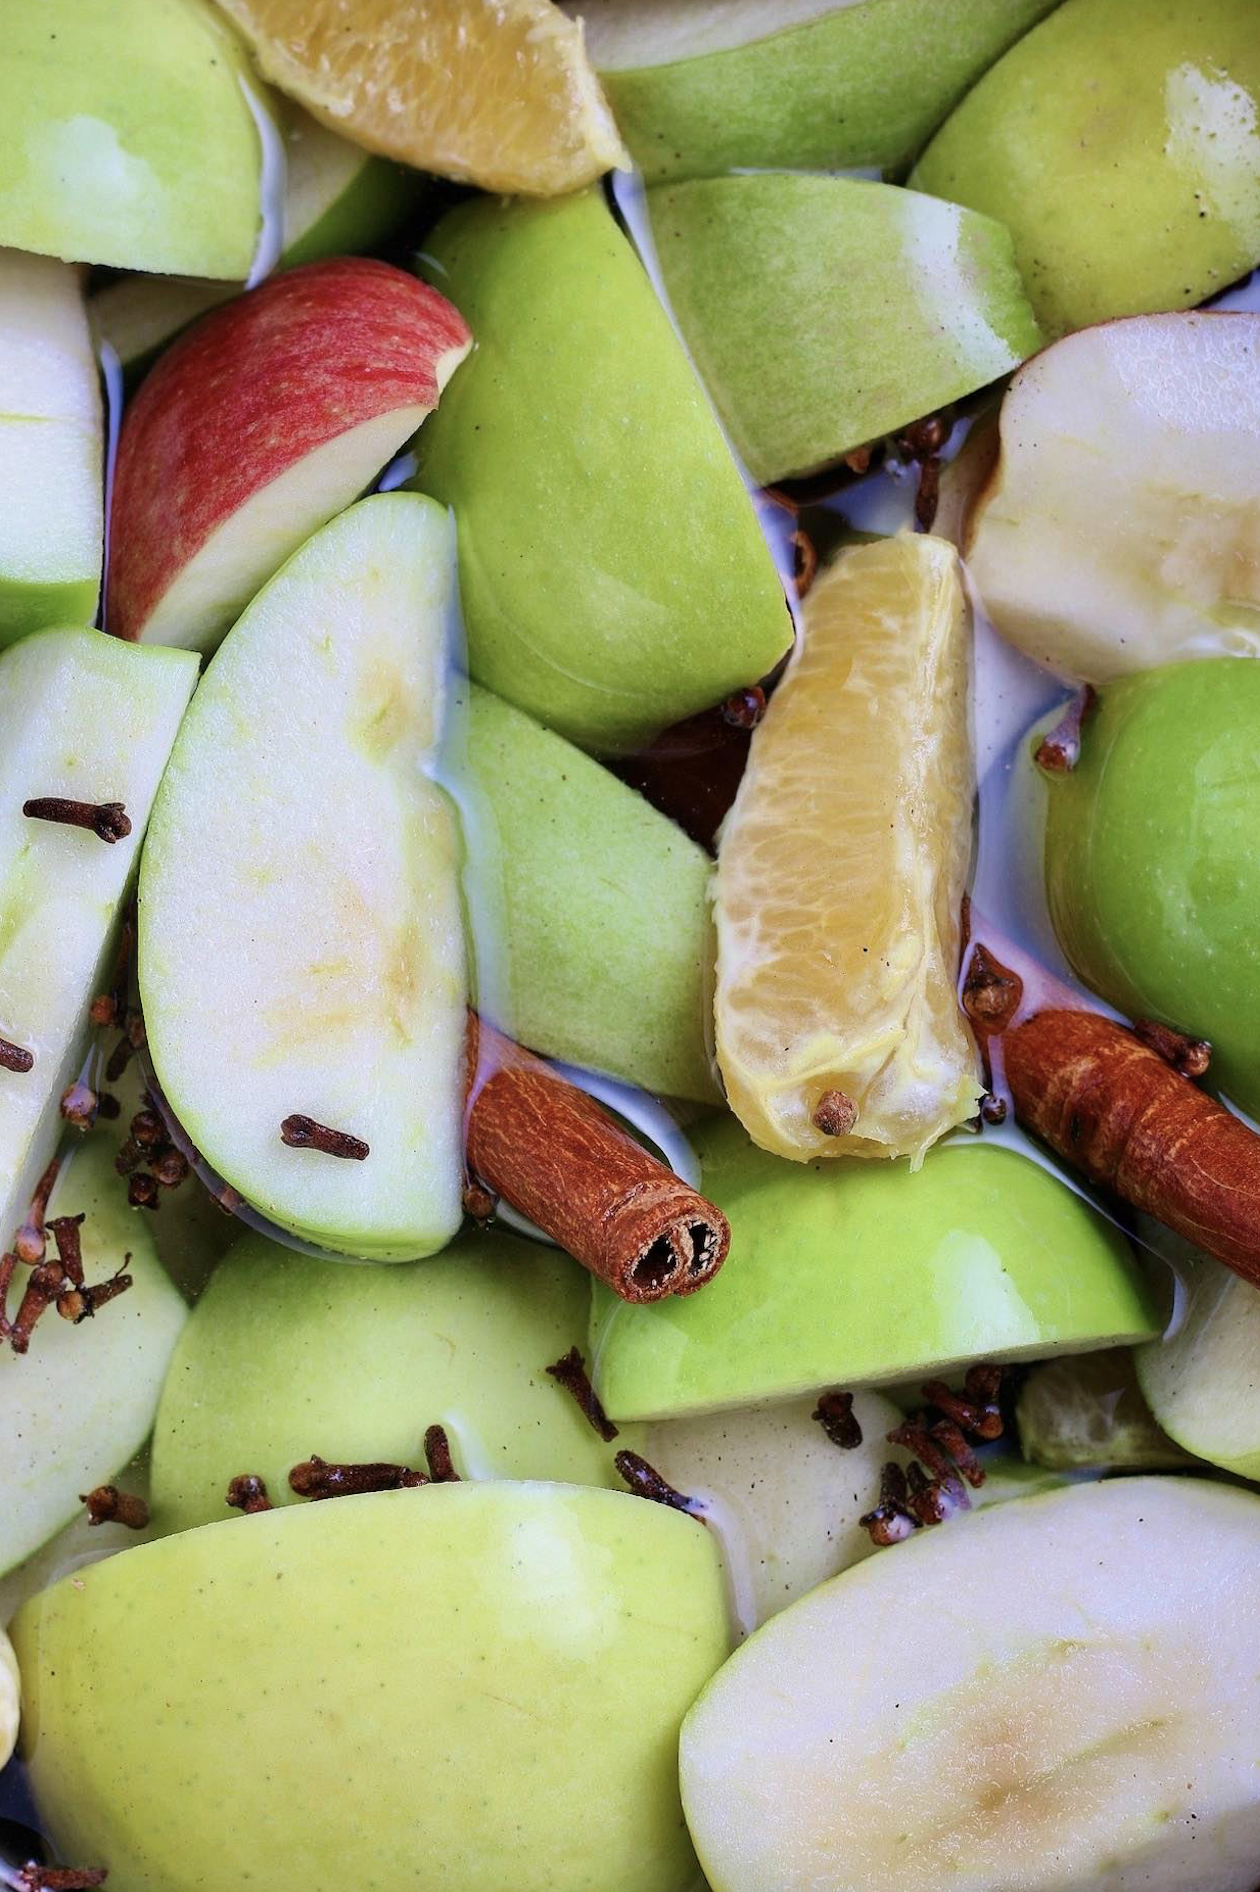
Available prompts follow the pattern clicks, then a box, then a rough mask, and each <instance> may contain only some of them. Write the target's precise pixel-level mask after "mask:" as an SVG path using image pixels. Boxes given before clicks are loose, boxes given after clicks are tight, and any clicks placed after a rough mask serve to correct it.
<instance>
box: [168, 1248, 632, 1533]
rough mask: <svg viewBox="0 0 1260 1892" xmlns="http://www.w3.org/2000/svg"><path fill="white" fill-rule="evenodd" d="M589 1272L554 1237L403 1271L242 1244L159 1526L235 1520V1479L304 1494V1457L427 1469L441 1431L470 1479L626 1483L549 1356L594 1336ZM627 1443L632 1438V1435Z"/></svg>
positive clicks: (231, 1263) (204, 1310)
mask: <svg viewBox="0 0 1260 1892" xmlns="http://www.w3.org/2000/svg"><path fill="white" fill-rule="evenodd" d="M589 1304H590V1294H589V1286H588V1282H587V1278H586V1276H585V1275H584V1274H583V1273H582V1271H581V1270H580V1269H579V1268H578V1267H577V1266H576V1264H575V1263H574V1262H572V1261H570V1259H569V1257H568V1256H567V1255H560V1254H557V1253H556V1252H555V1250H553V1249H546V1248H542V1247H540V1246H538V1245H536V1244H534V1243H531V1242H523V1241H521V1240H520V1239H519V1238H517V1237H515V1236H512V1235H505V1234H498V1233H495V1234H481V1233H477V1234H469V1235H467V1236H466V1237H464V1239H463V1240H462V1241H460V1242H458V1243H457V1244H456V1245H455V1246H454V1247H453V1248H452V1249H451V1250H450V1251H449V1253H448V1254H445V1255H441V1256H438V1257H435V1258H434V1259H433V1260H431V1261H424V1262H416V1263H414V1264H413V1265H411V1266H406V1267H401V1268H399V1267H395V1268H385V1267H370V1266H367V1267H359V1268H346V1267H342V1266H340V1265H339V1264H338V1263H336V1262H323V1261H315V1260H313V1259H311V1258H310V1257H308V1256H305V1255H295V1254H293V1253H292V1252H291V1251H290V1250H287V1249H283V1248H279V1247H277V1246H276V1244H275V1243H274V1242H269V1241H267V1240H266V1239H265V1238H264V1237H263V1236H260V1235H250V1236H247V1237H246V1238H245V1239H244V1240H243V1241H241V1242H239V1243H238V1244H237V1245H236V1247H235V1248H234V1249H233V1250H232V1252H231V1254H230V1255H229V1256H228V1257H227V1259H226V1260H225V1261H224V1262H222V1263H221V1265H220V1266H219V1268H218V1269H217V1271H216V1272H215V1274H214V1276H213V1278H212V1280H211V1282H210V1285H209V1287H208V1288H207V1289H206V1291H205V1293H204V1294H203V1295H202V1296H201V1298H200V1300H199V1301H198V1303H197V1305H196V1307H195V1309H194V1310H193V1315H192V1319H191V1320H190V1322H189V1324H188V1326H187V1328H186V1329H185V1331H184V1335H183V1338H182V1340H181V1343H180V1346H179V1348H178V1349H177V1351H176V1354H175V1358H174V1360H173V1362H172V1364H171V1370H170V1374H169V1376H168V1378H167V1381H166V1386H165V1390H164V1391H163V1394H162V1404H161V1407H160V1409H159V1411H158V1416H157V1423H156V1426H155V1428H154V1438H153V1485H152V1494H153V1518H154V1523H155V1524H156V1525H157V1526H158V1528H159V1529H160V1530H162V1531H163V1532H168V1531H178V1530H187V1529H188V1528H189V1527H190V1526H191V1525H195V1524H209V1523H212V1522H213V1521H214V1520H215V1519H217V1518H224V1517H226V1516H227V1515H228V1511H227V1504H226V1498H225V1494H226V1492H227V1488H228V1484H229V1482H230V1480H231V1479H233V1478H235V1477H237V1476H239V1475H241V1474H243V1473H247V1472H252V1473H254V1474H256V1475H257V1476H258V1477H261V1478H262V1479H263V1480H264V1482H265V1483H266V1485H267V1489H268V1491H269V1492H270V1494H271V1500H272V1503H273V1504H288V1503H292V1502H294V1494H293V1493H292V1492H291V1491H290V1489H289V1485H288V1474H289V1471H290V1469H291V1467H292V1466H294V1465H296V1464H298V1463H299V1462H300V1461H301V1460H303V1459H307V1458H310V1457H311V1455H312V1454H318V1456H319V1457H320V1458H324V1459H328V1460H330V1461H331V1462H334V1463H337V1462H340V1463H343V1464H344V1463H351V1464H359V1463H365V1462H369V1461H381V1460H383V1461H385V1462H386V1463H389V1464H402V1465H418V1466H420V1467H421V1468H423V1465H424V1458H423V1455H422V1453H423V1441H424V1435H425V1432H426V1430H427V1428H428V1427H429V1426H430V1425H441V1426H444V1427H445V1429H446V1431H447V1434H448V1437H449V1439H450V1443H451V1450H452V1455H453V1458H454V1462H455V1468H456V1470H457V1471H458V1472H459V1473H460V1475H461V1476H462V1477H464V1478H473V1479H482V1478H548V1479H558V1480H562V1481H564V1482H565V1483H568V1484H574V1485H579V1484H581V1485H585V1484H592V1485H611V1486H613V1487H614V1488H615V1489H617V1490H620V1489H621V1484H620V1480H619V1478H618V1476H617V1472H616V1470H615V1468H614V1465H613V1453H614V1451H615V1450H617V1449H618V1446H617V1445H612V1444H609V1443H607V1442H606V1441H604V1440H603V1439H601V1438H600V1437H599V1435H598V1434H597V1433H596V1432H595V1431H594V1430H593V1428H592V1427H591V1425H590V1423H589V1421H588V1420H587V1419H586V1418H584V1417H583V1415H582V1413H581V1412H580V1411H579V1410H578V1406H577V1403H576V1401H575V1400H574V1399H573V1397H572V1396H571V1394H570V1393H568V1392H567V1391H566V1390H565V1389H564V1388H563V1387H562V1386H560V1385H559V1384H558V1383H557V1381H556V1380H555V1379H554V1378H550V1377H549V1376H548V1373H547V1368H548V1367H549V1366H551V1365H553V1364H555V1363H556V1362H557V1361H559V1360H560V1359H562V1358H563V1357H564V1356H565V1355H566V1354H567V1353H568V1352H569V1350H570V1349H571V1348H572V1347H574V1346H581V1345H583V1344H584V1343H585V1339H586V1320H587V1313H588V1310H589ZM634 1443H635V1441H634V1440H633V1439H631V1438H629V1437H626V1438H624V1439H622V1440H620V1441H619V1444H620V1445H631V1446H632V1445H633V1444H634Z"/></svg>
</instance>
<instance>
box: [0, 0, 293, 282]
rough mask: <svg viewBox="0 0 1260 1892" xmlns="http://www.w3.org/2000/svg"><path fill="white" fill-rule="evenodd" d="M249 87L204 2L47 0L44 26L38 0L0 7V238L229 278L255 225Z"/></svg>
mask: <svg viewBox="0 0 1260 1892" xmlns="http://www.w3.org/2000/svg"><path fill="white" fill-rule="evenodd" d="M124 47H125V48H126V57H125V58H123V57H121V56H120V48H124ZM251 90H252V92H253V95H254V97H255V98H261V96H262V91H263V88H262V87H261V86H260V85H259V83H258V81H257V79H256V78H254V77H253V75H252V74H251V72H250V68H249V63H248V60H247V58H246V56H245V51H244V48H243V46H242V45H241V42H240V41H239V39H238V38H237V37H236V35H235V33H234V32H233V31H232V30H231V28H230V27H229V26H228V25H227V23H226V22H225V21H224V19H223V18H222V16H221V14H220V13H219V11H218V9H217V8H216V7H214V6H211V5H210V4H209V0H58V7H57V15H56V27H55V30H53V29H52V28H50V26H49V14H48V8H47V6H46V5H45V4H44V0H9V4H8V5H7V6H6V8H5V17H4V59H3V63H0V117H2V118H3V121H4V126H5V137H4V144H3V149H0V243H11V244H14V245H15V246H16V247H17V248H19V249H24V250H37V251H39V252H41V253H42V254H45V255H49V256H61V257H64V258H65V259H66V260H67V261H68V262H82V263H110V264H113V265H114V267H115V268H118V269H152V270H164V271H169V272H172V273H174V274H177V275H190V276H226V277H233V278H235V279H236V280H237V281H238V282H239V281H242V280H243V279H244V278H245V277H246V276H248V274H249V271H250V266H251V264H252V262H253V258H254V252H255V248H256V246H257V243H258V234H259V227H260V223H261V207H260V188H261V145H260V142H259V132H258V128H257V125H256V124H255V120H254V114H253V111H252V110H251V104H250V96H249V95H250V91H251ZM260 109H261V108H260Z"/></svg>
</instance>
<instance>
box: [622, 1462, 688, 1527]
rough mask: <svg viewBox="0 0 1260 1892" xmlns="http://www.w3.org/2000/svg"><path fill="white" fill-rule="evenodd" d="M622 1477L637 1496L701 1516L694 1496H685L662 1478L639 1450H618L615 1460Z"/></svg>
mask: <svg viewBox="0 0 1260 1892" xmlns="http://www.w3.org/2000/svg"><path fill="white" fill-rule="evenodd" d="M613 1464H614V1465H615V1466H616V1467H617V1470H618V1472H619V1473H620V1475H621V1477H622V1478H623V1479H624V1480H625V1482H626V1484H627V1485H628V1486H629V1487H630V1490H631V1491H632V1492H633V1493H634V1495H635V1497H636V1498H647V1499H649V1500H650V1501H651V1503H653V1504H666V1505H668V1506H669V1507H670V1509H671V1510H674V1511H685V1512H686V1513H687V1514H688V1516H689V1517H694V1518H699V1516H700V1511H699V1506H698V1505H697V1504H696V1501H695V1499H694V1498H685V1497H684V1496H683V1494H682V1492H681V1491H675V1489H674V1487H673V1486H672V1485H671V1484H670V1482H669V1480H668V1479H667V1478H662V1476H661V1474H660V1473H659V1472H658V1471H657V1469H656V1467H655V1466H654V1465H649V1464H648V1462H647V1460H646V1459H645V1458H640V1457H639V1454H638V1453H637V1452H618V1454H617V1456H616V1457H615V1458H614V1460H613Z"/></svg>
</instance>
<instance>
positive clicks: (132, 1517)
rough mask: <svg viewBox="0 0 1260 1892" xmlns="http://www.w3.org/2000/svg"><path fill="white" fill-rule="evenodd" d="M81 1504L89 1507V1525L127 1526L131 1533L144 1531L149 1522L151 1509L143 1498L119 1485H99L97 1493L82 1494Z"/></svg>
mask: <svg viewBox="0 0 1260 1892" xmlns="http://www.w3.org/2000/svg"><path fill="white" fill-rule="evenodd" d="M79 1502H80V1504H84V1505H86V1506H87V1514H88V1523H89V1524H93V1525H95V1524H125V1525H126V1527H127V1529H128V1530H129V1531H142V1530H144V1528H145V1526H146V1525H147V1524H148V1522H149V1507H148V1505H147V1504H146V1503H145V1501H144V1499H143V1498H137V1497H135V1496H134V1495H133V1494H132V1493H131V1492H129V1491H120V1490H119V1489H118V1487H117V1485H98V1486H97V1487H96V1489H95V1491H86V1492H80V1494H79Z"/></svg>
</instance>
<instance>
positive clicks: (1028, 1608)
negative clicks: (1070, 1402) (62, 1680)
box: [19, 1478, 1260, 1892]
mask: <svg viewBox="0 0 1260 1892" xmlns="http://www.w3.org/2000/svg"><path fill="white" fill-rule="evenodd" d="M1155 1571H1158V1572H1159V1579H1158V1581H1157V1582H1153V1581H1152V1572H1155ZM1258 1618H1260V1500H1257V1499H1256V1498H1255V1497H1254V1496H1253V1495H1252V1494H1251V1493H1249V1492H1241V1491H1227V1490H1225V1489H1223V1488H1222V1487H1221V1486H1219V1485H1212V1484H1208V1483H1207V1482H1204V1481H1199V1480H1188V1479H1156V1478H1135V1479H1119V1480H1116V1481H1114V1482H1111V1483H1105V1484H1094V1485H1084V1486H1077V1487H1074V1488H1072V1489H1069V1490H1066V1491H1057V1492H1052V1493H1050V1494H1048V1495H1047V1496H1045V1497H1041V1498H1029V1499H1026V1500H1024V1501H1023V1502H1021V1503H1018V1504H1004V1505H997V1506H994V1507H993V1508H992V1509H989V1510H985V1511H982V1512H981V1513H979V1515H977V1516H976V1517H973V1518H967V1519H959V1520H955V1521H954V1522H952V1523H951V1524H949V1525H947V1526H946V1527H945V1528H943V1529H941V1530H936V1531H930V1532H927V1531H925V1532H922V1533H920V1534H919V1535H918V1536H917V1537H916V1538H914V1539H911V1541H910V1542H908V1543H905V1544H899V1545H897V1546H896V1547H895V1548H894V1549H892V1550H889V1551H885V1552H884V1553H883V1554H882V1555H880V1556H878V1557H873V1558H871V1559H870V1560H869V1561H868V1562H866V1563H864V1564H861V1565H859V1566H858V1568H857V1569H856V1570H849V1571H846V1572H845V1574H844V1575H843V1576H841V1577H837V1578H836V1580H835V1581H834V1582H833V1583H828V1584H824V1586H823V1587H822V1589H820V1590H815V1591H814V1593H813V1595H812V1596H809V1597H807V1598H806V1599H805V1600H804V1601H803V1602H801V1603H798V1604H797V1605H796V1607H795V1608H794V1609H791V1610H788V1611H787V1612H786V1613H785V1614H784V1615H782V1616H779V1617H776V1619H775V1620H774V1622H773V1623H771V1624H769V1625H768V1626H767V1627H766V1628H765V1629H763V1630H762V1631H761V1632H760V1633H759V1634H758V1635H757V1636H755V1637H753V1638H752V1640H751V1641H749V1642H747V1643H746V1644H745V1645H744V1647H743V1648H742V1649H740V1650H739V1651H737V1653H736V1654H735V1655H734V1656H733V1657H732V1658H731V1660H730V1661H729V1662H728V1663H727V1665H726V1666H725V1668H723V1669H722V1670H721V1671H720V1673H719V1674H718V1676H717V1677H716V1679H715V1680H714V1681H713V1682H712V1683H711V1684H710V1686H709V1687H708V1688H707V1689H706V1690H705V1692H704V1694H703V1695H702V1696H701V1697H700V1700H699V1701H698V1702H697V1704H696V1706H695V1707H694V1708H693V1709H692V1711H691V1713H690V1714H689V1715H688V1717H687V1719H686V1721H685V1723H684V1724H683V1733H682V1750H681V1751H682V1788H683V1804H684V1807H685V1809H686V1813H687V1821H688V1825H689V1826H690V1828H691V1834H692V1838H693V1839H694V1840H695V1842H696V1848H697V1851H698V1852H699V1854H700V1860H701V1863H702V1865H703V1867H704V1869H705V1873H706V1875H707V1877H708V1880H709V1882H710V1883H711V1884H712V1885H713V1886H714V1887H716V1888H718V1892H764V1889H765V1888H766V1887H767V1886H771V1885H773V1886H774V1887H775V1888H776V1892H819V1889H820V1888H821V1887H823V1886H841V1885H843V1886H852V1887H857V1886H862V1887H866V1886H877V1885H895V1886H897V1887H898V1892H938V1889H939V1888H940V1887H942V1886H945V1885H951V1886H953V1885H958V1886H963V1885H965V1886H966V1887H967V1888H968V1892H1008V1888H1010V1887H1012V1886H1015V1885H1018V1886H1020V1887H1021V1888H1024V1889H1025V1892H1098V1888H1100V1887H1102V1886H1104V1885H1105V1886H1108V1887H1114V1888H1116V1889H1117V1892H1120V1888H1125V1889H1126V1892H1127V1889H1128V1888H1136V1887H1138V1886H1142V1887H1149V1888H1150V1889H1151V1892H1181V1889H1182V1888H1183V1887H1185V1886H1189V1885H1194V1886H1198V1887H1208V1886H1210V1887H1211V1888H1212V1892H1251V1887H1252V1886H1253V1885H1254V1883H1255V1876H1256V1852H1257V1845H1258V1844H1260V1784H1258V1782H1257V1778H1256V1769H1255V1766H1254V1761H1253V1750H1254V1729H1255V1725H1256V1719H1257V1716H1258V1715H1260V1663H1257V1660H1256V1622H1257V1619H1258ZM20 1655H21V1649H20V1648H19V1656H20ZM864 1656H865V1659H863V1657H864ZM1205 1834H1210V1835H1211V1840H1210V1842H1209V1843H1210V1847H1211V1852H1210V1855H1209V1856H1208V1857H1206V1858H1205V1857H1204V1851H1203V1847H1204V1835H1205Z"/></svg>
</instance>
